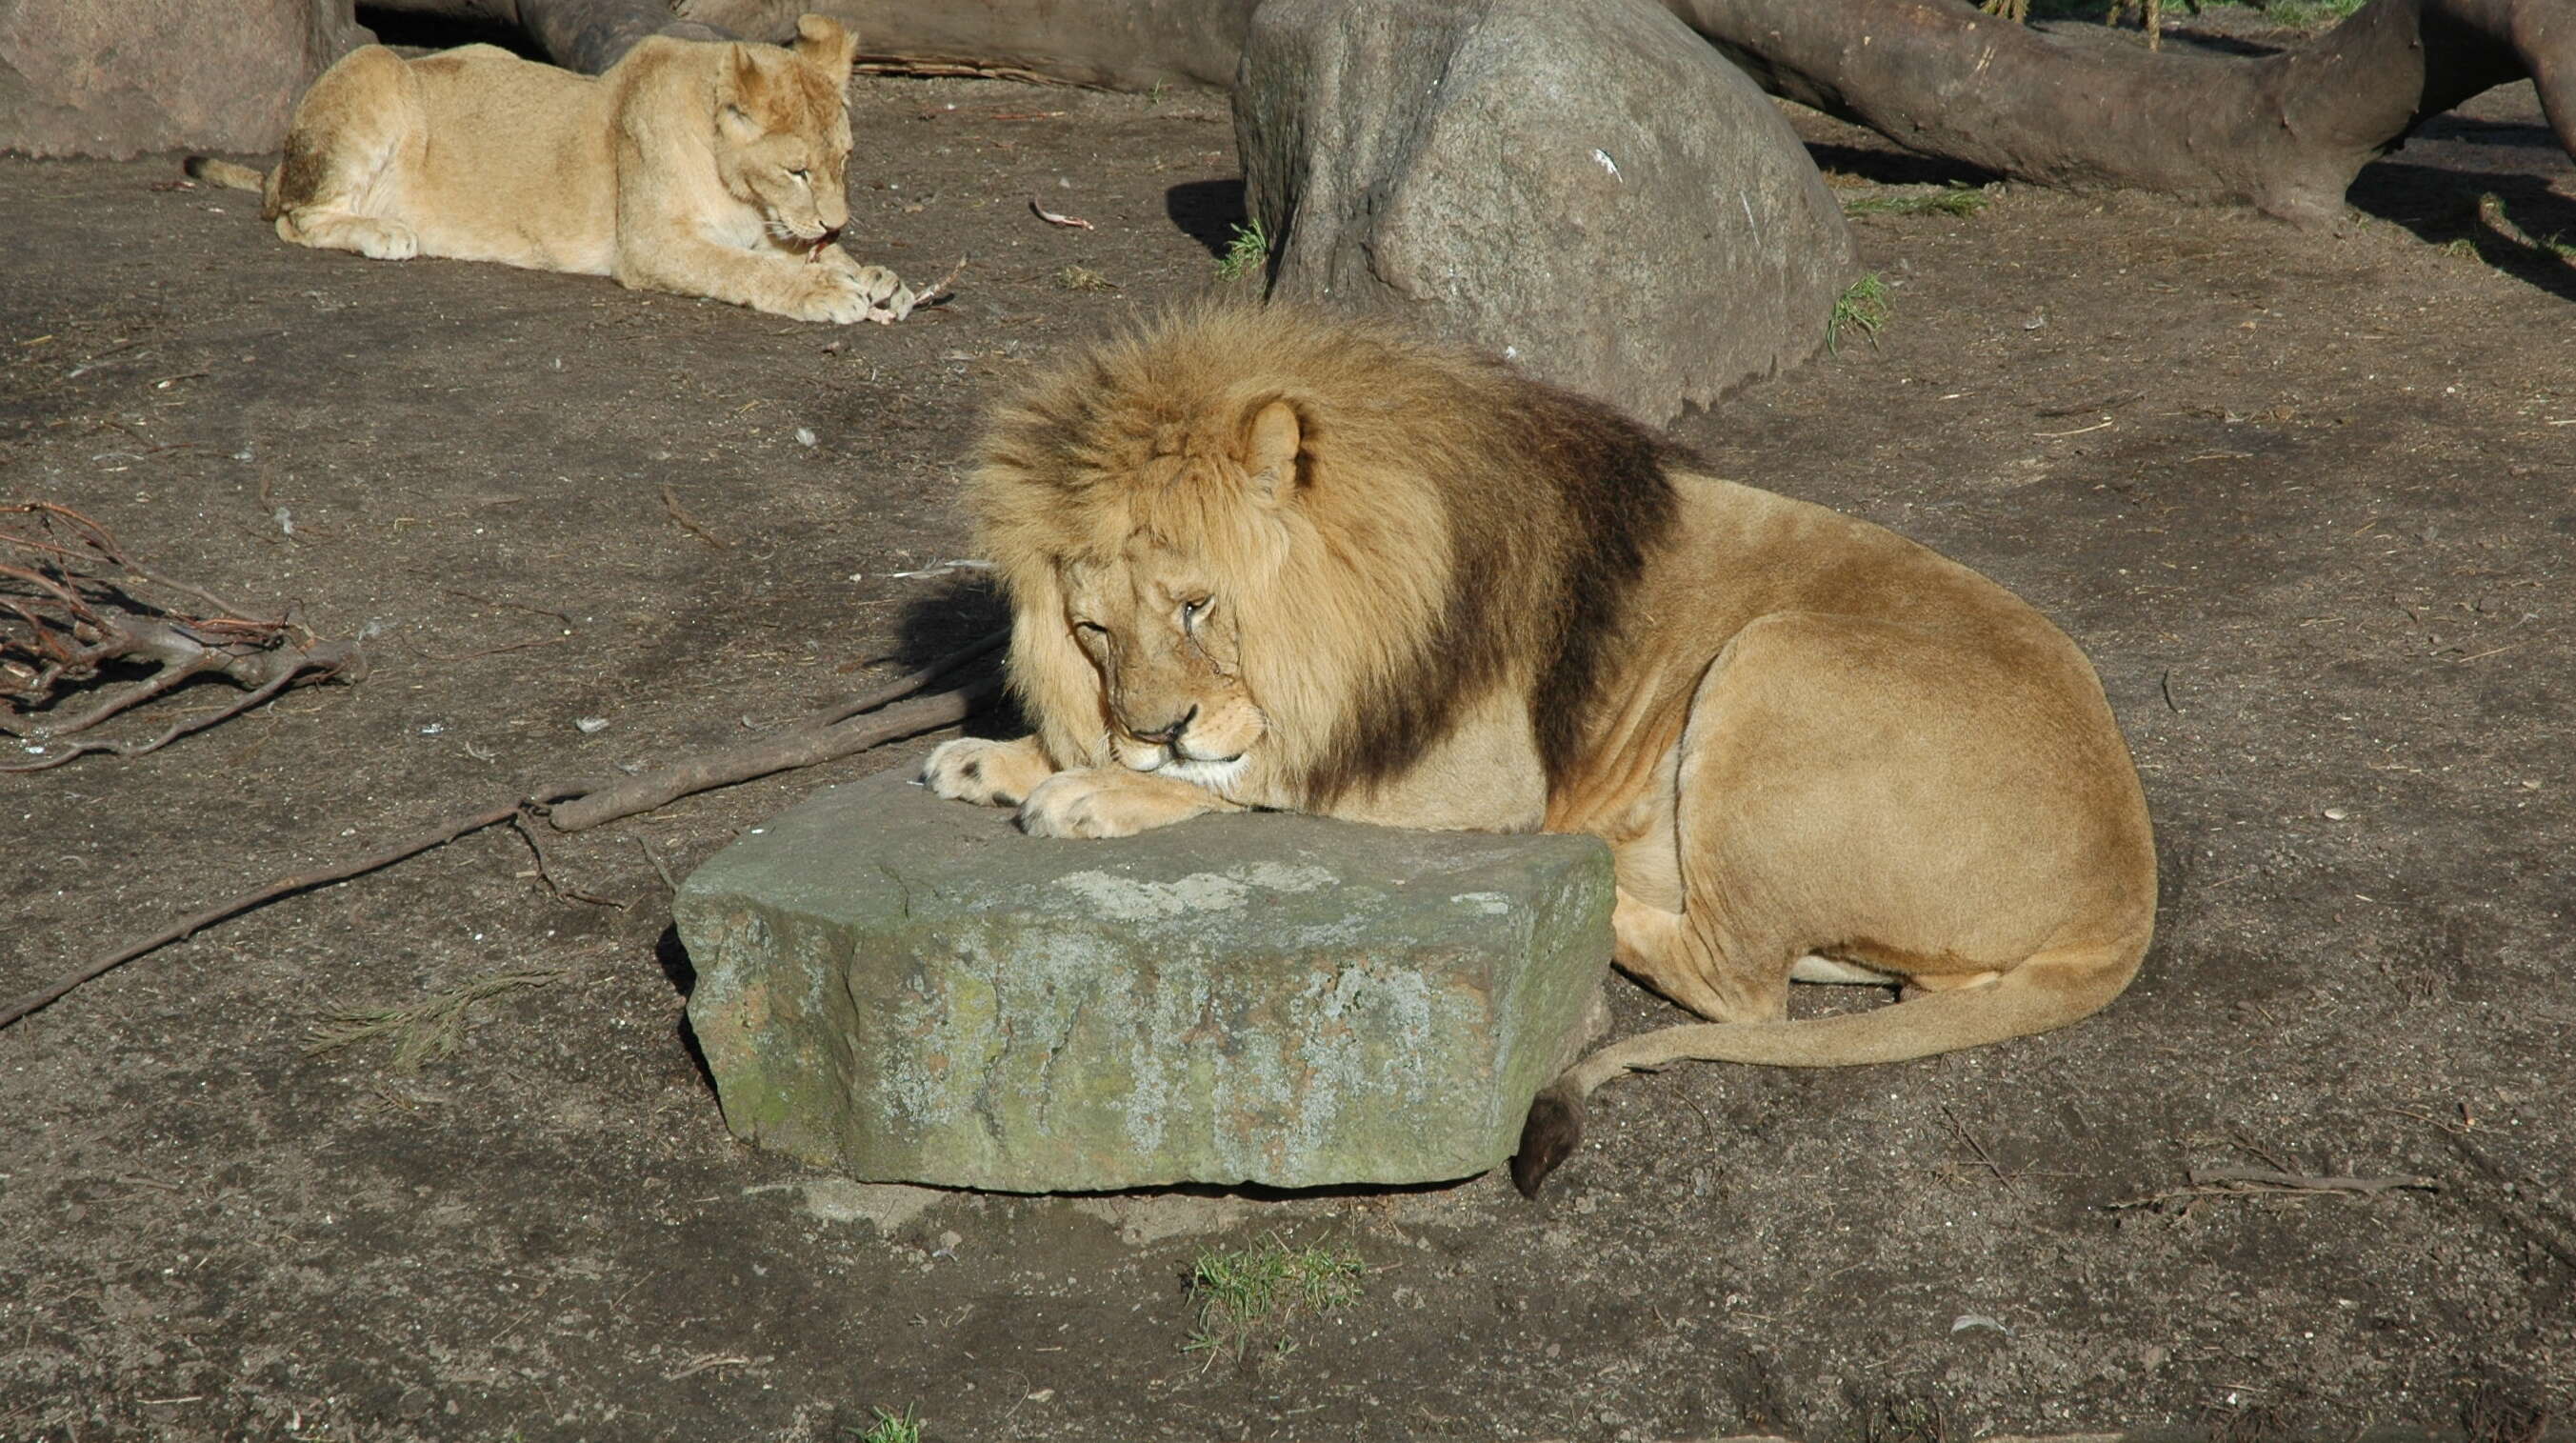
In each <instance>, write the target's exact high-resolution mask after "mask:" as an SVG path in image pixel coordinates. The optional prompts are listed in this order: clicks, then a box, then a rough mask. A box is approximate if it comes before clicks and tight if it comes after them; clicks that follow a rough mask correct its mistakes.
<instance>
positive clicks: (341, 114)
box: [266, 45, 428, 261]
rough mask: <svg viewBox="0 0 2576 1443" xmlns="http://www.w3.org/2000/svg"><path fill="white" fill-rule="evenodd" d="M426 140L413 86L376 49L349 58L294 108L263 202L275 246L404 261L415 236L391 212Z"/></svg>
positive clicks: (404, 70) (390, 57)
mask: <svg viewBox="0 0 2576 1443" xmlns="http://www.w3.org/2000/svg"><path fill="white" fill-rule="evenodd" d="M427 134H428V117H427V115H426V113H425V112H424V111H423V109H422V106H421V102H420V87H419V82H418V81H417V80H416V79H415V78H414V77H413V76H412V73H411V70H410V67H409V66H407V65H405V64H404V63H403V61H402V59H401V57H399V56H397V55H395V54H394V53H393V52H392V51H390V50H387V49H385V48H384V47H383V46H380V45H371V46H367V47H365V48H363V49H359V50H354V51H351V52H350V53H349V55H348V56H347V58H345V59H343V60H342V61H341V62H340V63H339V64H337V65H334V66H332V67H331V69H330V70H328V71H326V72H324V74H323V76H322V78H321V79H320V80H317V81H315V82H314V83H313V88H312V89H311V90H310V91H308V92H306V94H305V97H304V99H303V100H302V101H301V102H300V103H299V104H298V105H297V106H296V108H295V120H294V124H293V125H292V126H291V127H290V128H289V129H288V131H287V135H286V156H285V159H284V160H282V161H281V162H279V165H278V171H277V178H276V181H275V183H274V187H273V189H272V192H271V194H270V196H269V198H268V202H267V206H266V209H267V212H268V215H269V217H270V219H273V220H275V221H276V222H277V234H278V237H279V238H280V239H282V240H287V241H291V242H293V243H295V244H297V245H304V246H313V247H316V248H319V249H322V250H343V251H356V252H357V253H358V254H360V255H363V256H369V257H372V258H374V259H376V260H389V261H399V260H409V259H411V258H412V257H413V256H416V255H418V254H420V237H419V235H418V233H416V232H415V231H414V230H413V229H412V228H411V227H410V226H409V225H406V224H404V223H403V222H402V221H401V220H400V219H398V218H396V216H395V215H394V214H393V212H394V211H395V209H396V207H397V205H398V203H399V199H400V192H401V188H402V181H403V176H404V174H405V173H406V171H408V170H409V169H410V168H412V164H413V163H414V162H416V160H417V157H418V153H419V151H420V150H421V147H422V146H423V144H424V143H425V139H426V137H427Z"/></svg>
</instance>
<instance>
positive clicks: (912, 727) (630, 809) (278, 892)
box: [0, 631, 1008, 1028]
mask: <svg viewBox="0 0 2576 1443" xmlns="http://www.w3.org/2000/svg"><path fill="white" fill-rule="evenodd" d="M1007 636H1008V632H1007V631H1003V632H995V633H994V634H992V635H990V636H987V637H984V638H982V639H981V640H979V641H977V642H975V643H974V644H972V645H970V646H968V647H967V648H966V649H965V650H963V651H960V652H956V653H953V654H951V655H949V656H946V657H942V658H941V659H939V660H938V661H935V662H933V663H931V664H930V665H928V666H926V667H923V668H922V669H920V670H919V671H915V672H911V673H909V674H907V675H905V676H901V677H898V678H896V679H895V680H893V681H890V682H888V683H886V684H885V685H884V686H881V687H878V688H876V689H875V690H874V691H872V692H869V693H867V694H866V695H863V696H860V697H857V698H855V699H853V700H852V701H850V702H848V703H846V704H844V705H842V706H840V707H837V708H834V709H833V710H830V711H827V712H824V713H823V714H822V715H821V716H820V717H818V718H816V719H815V720H813V721H810V722H806V723H804V724H802V725H799V726H796V727H793V728H791V729H789V730H787V731H785V732H783V733H781V734H779V735H777V736H774V737H769V738H765V739H763V740H761V741H759V742H755V743H752V744H749V745H746V746H739V747H729V748H726V749H724V750H722V751H717V752H710V753H706V754H703V755H700V756H695V757H689V758H685V759H683V760H681V761H678V762H675V763H673V764H672V765H670V766H667V767H664V768H661V769H660V770H658V771H653V772H648V773H646V774H644V775H643V776H640V777H635V778H631V779H627V780H622V781H618V782H615V783H591V784H567V785H555V786H542V787H538V788H535V789H533V790H532V791H530V792H529V794H528V795H527V796H526V797H525V798H523V799H520V800H515V801H510V802H505V803H500V804H497V805H494V806H490V807H486V808H484V809H483V810H481V811H479V812H475V813H473V814H471V815H469V816H464V817H459V818H456V819H454V820H452V821H449V822H445V823H442V824H440V825H439V826H436V827H433V828H431V829H430V830H428V831H426V832H423V833H421V834H419V835H418V836H415V837H413V838H412V839H411V840H409V841H406V842H400V843H397V844H395V845H393V846H390V847H387V848H385V849H383V850H381V851H377V852H371V853H369V854H368V855H366V856H364V857H360V858H358V859H356V860H355V861H351V862H347V863H343V864H341V865H340V866H336V867H329V868H325V869H323V870H321V871H316V872H306V873H302V874H299V875H297V876H292V877H281V878H279V879H278V880H276V881H274V882H270V883H269V884H267V885H266V886H263V887H259V888H256V889H254V890H252V891H249V892H244V893H242V894H241V895H240V896H237V897H234V898H233V899H231V900H230V901H226V902H219V903H217V904H216V905H214V906H212V907H208V908H206V909H205V910H204V911H202V912H197V913H193V914H191V915H189V916H187V917H184V918H182V919H180V920H179V921H177V922H174V923H172V924H171V925H170V926H168V927H166V928H164V929H162V930H161V931H159V932H155V933H154V934H152V935H151V936H149V937H146V938H144V939H143V940H142V941H140V942H136V943H133V944H131V945H129V946H125V947H121V948H119V949H117V950H116V951H114V952H110V953H108V954H107V955H105V956H103V957H100V958H97V959H96V960H94V961H91V962H89V963H88V964H86V965H84V966H82V967H80V968H79V969H77V970H75V971H72V972H70V973H67V974H65V975H64V976H62V977H60V978H58V979H56V980H55V981H53V982H51V983H48V984H47V985H45V986H43V987H39V988H37V989H36V990H35V991H33V992H29V993H26V994H24V995H22V996H18V997H14V998H11V999H10V1000H9V1001H7V1002H5V1003H0V1028H6V1027H8V1026H10V1025H11V1024H13V1023H15V1022H16V1021H18V1019H20V1018H22V1017H24V1016H26V1015H27V1014H28V1013H31V1012H34V1011H37V1010H39V1009H41V1008H44V1007H47V1006H50V1005H51V1004H53V1003H54V1002H56V1001H58V1000H60V999H61V998H62V997H63V996H64V995H65V994H67V993H69V992H70V991H72V990H73V989H74V988H76V987H79V986H81V985H83V984H84V983H87V982H91V981H94V980H96V979H97V978H100V977H103V976H105V975H106V974H108V973H110V972H113V971H115V970H116V969H117V968H119V967H122V966H124V965H125V964H126V963H128V962H131V961H133V960H134V959H135V958H137V957H141V956H144V955H146V954H148V953H151V952H155V951H158V950H160V949H161V948H163V947H167V946H169V945H170V944H171V943H173V942H178V941H182V940H184V939H186V938H189V937H193V936H195V935H196V934H197V933H199V932H202V931H204V930H205V929H206V928H208V927H211V926H213V925H215V924H216V923H218V922H223V921H227V920H230V919H231V918H234V917H238V916H240V915H242V914H243V913H245V912H249V911H253V910H255V909H257V908H259V907H263V906H265V905H267V904H268V903H270V902H274V901H276V900H278V899H279V898H281V897H291V896H294V895H295V894H297V893H299V892H309V891H311V890H313V889H314V888H317V887H327V886H330V885H331V884H332V883H335V882H345V881H348V880H349V879H351V878H353V877H362V876H365V875H366V874H367V873H369V872H374V871H379V870H381V869H383V868H386V867H390V866H392V865H393V864H394V863H396V862H401V861H406V860H408V859H410V858H412V857H417V856H419V855H420V854H421V853H423V852H427V851H430V850H433V849H435V848H438V847H443V846H445V845H447V844H448V843H449V842H453V841H455V840H457V839H458V838H460V837H464V836H467V835H469V834H471V833H474V832H479V831H481V830H483V829H484V828H486V827H494V826H499V825H500V824H501V823H503V822H506V821H509V820H510V819H512V818H513V817H516V816H518V815H519V811H520V808H521V807H522V806H529V807H532V808H533V809H534V810H537V811H538V812H540V813H541V814H542V815H544V816H545V817H546V819H547V821H548V822H549V823H550V824H551V825H552V826H553V827H554V829H555V830H556V831H559V832H578V831H582V830H585V829H587V828H590V827H596V826H599V825H601V824H602V823H605V822H613V821H616V820H617V819H619V818H621V817H631V816H634V815H636V814H637V813H639V812H649V811H651V810H653V809H654V808H656V807H660V806H664V805H666V804H668V803H670V802H672V801H675V800H677V799H678V798H681V797H685V796H689V795H692V794H694V793H697V792H703V791H710V790H713V789H714V788H716V787H721V786H726V785H729V784H731V783H734V782H743V781H749V780H751V779H752V778H754V777H763V776H767V775H769V774H770V773H772V772H782V771H789V770H792V769H794V768H797V767H809V766H813V765H816V764H817V763H820V762H827V761H831V760H834V759H835V758H839V757H845V756H850V755H852V754H854V753H857V752H863V751H866V750H868V749H869V748H871V747H878V746H883V745H885V744H886V743H887V742H892V741H901V740H902V739H903V738H905V737H910V736H918V735H920V734H921V733H923V732H926V731H936V730H938V729H939V728H941V727H944V726H951V725H954V724H956V723H957V722H959V721H962V720H964V719H965V718H966V716H967V715H968V714H969V713H971V712H973V711H974V710H975V708H977V707H979V706H981V705H983V704H984V703H985V702H986V701H989V700H991V699H992V697H993V696H994V694H995V693H997V692H999V691H1000V690H1001V686H1002V683H1001V679H1000V678H999V677H986V678H983V679H980V680H977V681H973V682H969V683H968V684H966V685H965V686H961V687H958V688H956V689H954V690H951V691H944V692H938V693H934V694H933V695H930V696H925V697H920V698H918V699H916V700H912V701H909V702H902V699H903V698H905V697H908V696H911V694H912V693H914V692H916V691H919V690H920V689H921V688H923V687H924V686H927V685H929V684H930V683H931V682H933V681H936V680H938V679H939V678H940V677H942V676H945V675H947V674H948V673H949V672H952V671H955V670H956V669H957V668H959V667H961V666H964V665H965V664H967V663H968V662H971V661H973V660H975V659H976V658H977V657H980V656H983V655H985V654H986V653H988V652H990V651H992V650H993V649H994V648H996V647H998V646H1000V645H1001V643H1002V641H1003V640H1004V639H1005V638H1006V637H1007ZM897 702H902V704H901V705H897V704H896V703H897Z"/></svg>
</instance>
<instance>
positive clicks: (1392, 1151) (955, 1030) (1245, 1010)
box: [673, 773, 1612, 1192]
mask: <svg viewBox="0 0 2576 1443" xmlns="http://www.w3.org/2000/svg"><path fill="white" fill-rule="evenodd" d="M1611 898H1612V884H1611V875H1610V860H1609V851H1608V849H1607V848H1606V847H1604V846H1602V845H1601V843H1600V842H1599V841H1597V840H1595V839H1593V838H1589V837H1564V836H1549V837H1540V836H1519V837H1505V836H1491V835H1479V834H1470V833H1459V832H1407V831H1397V830H1393V829H1388V828H1379V827H1365V826H1360V825H1357V824H1355V823H1348V822H1334V821H1327V820H1324V819H1321V818H1316V817H1297V816H1285V815H1276V814H1263V815H1243V816H1228V817H1204V818H1199V819H1197V820H1194V821H1191V822H1187V823H1184V824H1182V825H1180V826H1177V827H1169V828H1164V829H1162V830H1160V831H1155V832H1151V833H1147V834H1146V835H1144V836H1140V837H1134V838H1125V839H1120V840H1117V841H1062V840H1050V839H1042V838H1032V837H1028V836H1024V835H1022V834H1021V833H1020V832H1019V831H1018V830H1017V829H1016V828H1015V827H1014V826H1013V825H1012V823H1011V820H1010V817H1009V815H1008V814H1007V813H1005V812H1001V811H998V810H994V809H989V808H981V807H970V806H966V805H964V804H962V803H957V802H944V801H941V800H939V799H937V798H935V797H933V796H931V795H930V793H929V792H928V791H926V790H924V789H922V788H920V787H916V786H913V785H911V784H910V782H909V781H908V780H907V779H906V778H904V777H903V776H900V775H897V774H894V773H882V774H880V775H878V776H876V777H873V778H870V779H868V780H866V781H863V782H858V783H854V784H852V785H849V786H845V787H839V788H835V789H833V790H830V791H827V792H824V793H822V794H820V795H818V796H816V797H814V798H812V799H811V800H809V801H807V802H805V803H803V804H802V805H800V806H798V807H796V808H794V809H792V810H791V811H789V812H787V813H785V814H784V815H782V816H780V817H778V818H777V819H775V820H774V821H772V822H770V823H769V824H768V825H767V826H765V827H762V828H759V829H756V830H755V831H753V832H750V833H746V834H745V835H744V836H743V838H742V839H741V840H740V841H738V842H736V843H735V844H734V845H733V846H731V847H729V848H727V849H726V850H725V851H723V852H721V853H719V854H717V855H716V856H715V857H714V858H712V859H710V860H709V861H708V862H707V863H706V864H705V865H704V866H702V867H700V868H699V869H698V870H697V872H695V873H694V874H692V875H691V876H690V878H689V879H688V881H687V883H686V885H684V886H683V887H682V888H681V889H680V895H679V897H678V899H677V901H676V902H675V903H674V906H673V913H674V916H675V918H676V920H677V922H678V924H679V930H680V936H681V939H682V941H683V942H684V943H685V944H686V945H687V947H688V950H689V956H690V959H691V961H692V963H693V964H694V965H695V966H696V968H697V974H698V975H697V981H696V985H695V988H694V989H693V991H692V993H691V995H690V998H689V1023H690V1026H691V1027H692V1028H693V1029H694V1030H695V1032H696V1034H697V1038H698V1043H699V1045H700V1047H701V1048H702V1049H703V1051H704V1053H705V1056H706V1060H707V1065H708V1068H709V1070H710V1071H711V1072H712V1073H713V1075H714V1077H715V1081H716V1090H717V1094H718V1096H719V1098H720V1099H721V1100H722V1102H723V1105H724V1113H725V1121H726V1122H727V1124H728V1125H730V1126H731V1127H732V1129H733V1130H734V1132H735V1133H737V1134H738V1135H740V1136H742V1137H744V1138H746V1139H749V1140H751V1141H754V1142H757V1143H760V1144H762V1145H765V1146H769V1147H774V1148H777V1149H779V1150H781V1151H784V1152H787V1153H789V1154H792V1155H794V1156H796V1157H799V1158H802V1159H804V1160H806V1161H808V1162H812V1163H815V1164H817V1165H819V1166H823V1167H828V1168H832V1169H835V1170H837V1171H841V1172H844V1173H846V1174H848V1175H850V1176H852V1177H857V1178H863V1179H867V1180H871V1181H887V1182H920V1183H935V1184H940V1185H943V1186H953V1187H977V1188H990V1189H997V1190H1001V1191H1011V1192H1053V1191H1085V1190H1106V1189H1115V1188H1130V1187H1144V1186H1156V1185H1163V1184H1171V1183H1181V1182H1201V1183H1217V1184H1225V1185H1233V1184H1241V1183H1260V1184H1266V1185H1270V1186H1277V1187H1316V1186H1325V1185H1332V1184H1343V1183H1374V1184H1394V1183H1416V1182H1432V1181H1441V1180H1446V1179H1452V1178H1459V1177H1466V1176H1470V1175H1473V1174H1475V1173H1479V1172H1483V1171H1485V1170H1486V1169H1488V1168H1491V1167H1493V1166H1495V1165H1496V1164H1498V1163H1500V1162H1502V1161H1503V1160H1504V1159H1506V1158H1508V1157H1509V1156H1510V1154H1511V1152H1512V1149H1513V1147H1514V1145H1515V1144H1516V1142H1517V1141H1518V1138H1519V1133H1520V1125H1521V1119H1522V1117H1523V1115H1524V1114H1525V1113H1526V1112H1527V1111H1528V1107H1529V1101H1530V1098H1531V1097H1532V1096H1533V1095H1535V1094H1536V1092H1537V1090H1538V1089H1539V1087H1541V1086H1542V1085H1544V1084H1545V1083H1546V1082H1547V1081H1548V1080H1549V1079H1551V1078H1552V1077H1553V1076H1554V1075H1555V1074H1556V1073H1557V1072H1558V1071H1559V1070H1560V1069H1561V1068H1562V1067H1563V1066H1564V1064H1565V1063H1566V1062H1567V1061H1569V1060H1570V1059H1571V1057H1572V1055H1573V1052H1574V1050H1575V1049H1576V1048H1577V1047H1579V1046H1580V1045H1581V1044H1582V1042H1583V1041H1584V1040H1585V1038H1584V1036H1583V1035H1582V1034H1583V1033H1584V1031H1585V1027H1586V1024H1587V1022H1588V1021H1589V1020H1590V1018H1591V1014H1592V1011H1593V1009H1594V1008H1595V1007H1596V1006H1597V998H1598V992H1599V987H1600V983H1601V980H1602V978H1603V977H1604V976H1605V975H1606V973H1607V969H1608V965H1609V957H1610V924H1609V917H1610V906H1611Z"/></svg>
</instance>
